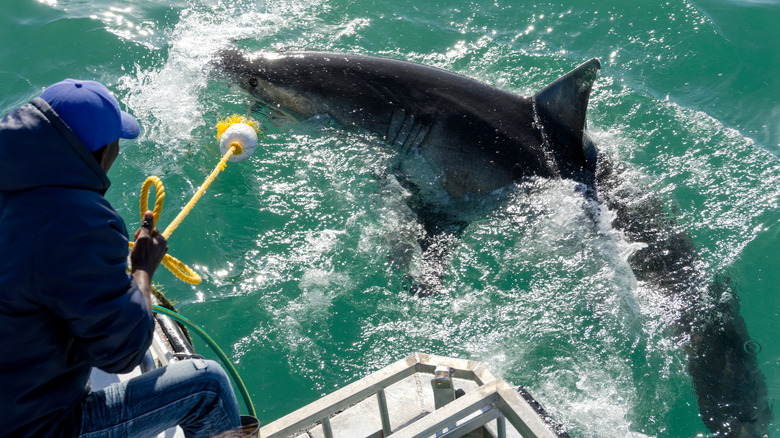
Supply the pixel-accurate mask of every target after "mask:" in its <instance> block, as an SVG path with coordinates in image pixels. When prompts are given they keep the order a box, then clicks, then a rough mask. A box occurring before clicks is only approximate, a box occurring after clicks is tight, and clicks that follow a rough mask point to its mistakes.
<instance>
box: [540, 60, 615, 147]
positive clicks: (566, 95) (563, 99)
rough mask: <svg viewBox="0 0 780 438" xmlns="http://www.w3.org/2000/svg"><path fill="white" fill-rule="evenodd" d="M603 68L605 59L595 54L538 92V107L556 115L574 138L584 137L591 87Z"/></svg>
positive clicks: (546, 112) (548, 114) (555, 117)
mask: <svg viewBox="0 0 780 438" xmlns="http://www.w3.org/2000/svg"><path fill="white" fill-rule="evenodd" d="M599 70H601V62H599V60H598V59H596V58H594V59H591V60H590V61H588V62H586V63H584V64H582V65H580V66H579V67H577V68H575V69H574V70H572V71H570V72H569V73H566V74H565V75H563V76H561V77H560V78H558V79H557V80H555V82H553V83H551V84H550V85H548V86H546V87H545V88H544V89H543V90H542V91H540V92H539V93H537V94H536V95H535V96H534V102H535V104H536V107H537V109H541V110H543V111H544V113H545V114H546V115H547V116H548V117H551V118H553V119H554V120H555V121H556V122H557V123H558V124H559V125H560V126H562V127H564V129H566V130H567V131H569V134H571V135H572V137H573V138H577V139H579V138H582V133H583V131H584V129H585V111H586V110H587V108H588V99H589V98H590V90H591V88H593V82H595V80H596V76H598V74H599Z"/></svg>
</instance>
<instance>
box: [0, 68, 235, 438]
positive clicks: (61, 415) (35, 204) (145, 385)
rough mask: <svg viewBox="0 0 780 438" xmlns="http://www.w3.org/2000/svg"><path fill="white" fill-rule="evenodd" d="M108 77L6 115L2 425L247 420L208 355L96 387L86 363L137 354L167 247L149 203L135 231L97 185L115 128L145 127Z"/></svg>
mask: <svg viewBox="0 0 780 438" xmlns="http://www.w3.org/2000/svg"><path fill="white" fill-rule="evenodd" d="M139 131H140V128H139V126H138V122H137V121H136V120H135V119H134V118H133V117H132V116H130V115H129V114H127V113H125V112H123V111H121V110H120V109H119V104H118V102H117V101H116V99H115V98H114V97H113V96H112V95H111V93H110V92H109V91H108V89H106V87H104V86H103V85H101V84H99V83H97V82H92V81H78V80H72V79H68V80H65V81H62V82H59V83H57V84H54V85H52V86H50V87H48V88H47V89H46V90H44V92H43V93H42V94H41V97H40V98H35V99H33V100H32V101H30V103H28V104H26V105H23V106H21V107H19V108H17V109H16V110H14V111H12V112H11V113H9V114H8V115H6V116H5V117H3V118H2V119H0V251H2V259H0V436H9V437H49V436H56V437H75V436H90V437H111V436H117V437H119V436H122V437H135V436H153V435H156V434H157V433H159V432H161V431H163V430H165V429H167V428H169V427H172V426H175V425H180V426H181V427H182V429H183V430H184V431H185V434H186V435H187V436H192V437H201V436H214V435H217V434H220V433H222V432H225V431H229V430H233V429H235V428H237V427H239V425H240V423H239V414H238V407H237V403H236V398H235V395H234V394H233V391H232V389H231V387H230V383H229V381H228V379H227V376H226V375H225V373H224V371H222V369H221V368H220V367H219V365H217V364H216V363H214V362H211V361H204V360H187V361H181V362H177V363H174V364H172V365H169V366H168V367H165V368H159V369H156V370H153V371H150V372H148V373H146V374H143V375H142V376H139V377H137V378H135V379H132V380H130V381H129V382H125V383H121V384H116V385H112V386H109V387H108V388H106V389H105V390H102V391H95V392H91V391H90V390H89V388H88V387H87V386H88V378H89V373H90V369H91V367H98V368H101V369H103V370H104V371H107V372H111V373H114V372H116V373H122V372H127V371H129V370H131V369H132V368H134V367H135V366H136V365H138V364H139V363H140V362H141V360H142V358H143V355H144V353H145V351H146V350H147V349H148V347H149V345H150V343H151V341H152V330H153V326H154V323H153V319H152V313H151V304H150V292H151V284H152V276H153V275H154V272H155V270H156V269H157V267H158V265H159V264H160V261H161V260H162V257H163V256H164V255H165V252H166V251H167V248H168V246H167V242H166V241H165V238H164V237H163V236H162V235H161V234H160V233H159V232H157V230H152V225H151V224H152V218H151V212H147V213H146V215H144V219H143V225H142V227H141V228H140V229H139V230H138V231H137V232H136V233H135V247H134V249H133V251H132V252H131V254H130V261H131V265H132V271H131V274H130V275H128V273H127V246H128V245H127V240H128V236H127V230H126V228H125V224H124V222H123V221H122V218H121V217H120V216H119V215H118V214H117V212H116V211H115V210H114V209H113V208H112V207H111V205H110V204H109V203H108V201H106V199H105V198H104V197H103V195H104V194H105V192H106V190H107V189H108V187H109V185H110V182H109V180H108V177H107V176H106V172H108V170H109V168H110V167H111V165H112V164H113V162H114V160H115V159H116V157H117V155H118V153H119V138H125V139H132V138H136V137H137V136H138V134H139Z"/></svg>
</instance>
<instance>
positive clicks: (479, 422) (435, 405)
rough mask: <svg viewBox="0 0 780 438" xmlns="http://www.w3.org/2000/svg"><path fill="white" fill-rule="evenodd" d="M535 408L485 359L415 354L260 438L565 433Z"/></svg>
mask: <svg viewBox="0 0 780 438" xmlns="http://www.w3.org/2000/svg"><path fill="white" fill-rule="evenodd" d="M532 403H533V404H532ZM534 405H536V403H535V402H533V400H531V403H529V401H527V400H526V399H525V398H524V397H523V396H521V395H520V393H519V392H518V390H517V389H516V388H513V387H511V386H509V384H507V382H505V381H504V380H503V379H500V378H496V377H494V376H493V374H492V373H490V371H488V370H487V369H486V368H485V367H484V366H483V365H482V363H480V362H474V361H470V360H464V359H454V358H447V357H441V356H434V355H429V354H424V353H414V354H411V355H409V356H408V357H406V358H404V359H401V360H399V361H398V362H395V363H393V364H391V365H389V366H387V367H385V368H383V369H381V370H379V371H377V372H375V373H373V374H370V375H368V376H366V377H364V378H363V379H360V380H358V381H356V382H353V383H351V384H349V385H347V386H345V387H344V388H341V389H339V390H337V391H335V392H333V393H331V394H329V395H326V396H325V397H323V398H321V399H319V400H317V401H315V402H313V403H311V404H309V405H307V406H304V407H302V408H300V409H298V410H297V411H295V412H292V413H290V414H288V415H286V416H285V417H282V418H280V419H278V420H276V421H274V422H272V423H270V424H268V425H266V426H265V427H262V428H261V429H260V436H261V437H263V438H283V437H284V438H287V437H295V438H334V437H350V438H352V437H367V438H380V437H388V436H392V437H394V438H396V437H397V438H412V437H419V438H422V437H433V436H435V437H437V438H439V437H462V436H471V437H485V438H486V437H493V438H504V437H523V438H537V437H538V438H555V437H556V436H560V435H558V434H557V433H556V432H554V431H553V429H552V428H551V426H550V424H549V422H550V420H549V417H548V418H547V419H545V416H546V414H544V412H543V410H541V409H540V407H538V405H537V406H536V407H535V406H534ZM546 420H547V421H546ZM507 423H508V424H509V425H510V426H511V427H507V426H508V425H507ZM563 436H565V434H564V435H563Z"/></svg>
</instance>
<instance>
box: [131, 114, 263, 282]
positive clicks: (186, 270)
mask: <svg viewBox="0 0 780 438" xmlns="http://www.w3.org/2000/svg"><path fill="white" fill-rule="evenodd" d="M235 123H244V124H248V125H249V126H250V127H251V128H252V129H254V130H255V131H258V130H259V126H258V124H257V122H255V121H251V120H249V119H247V118H245V117H243V116H239V115H233V116H231V117H230V118H228V119H227V120H222V121H220V122H219V124H218V125H217V129H218V132H217V138H221V137H222V134H223V133H224V132H225V130H226V128H228V127H229V126H230V125H232V124H235ZM226 141H227V139H226ZM223 150H224V149H223ZM250 150H251V149H250ZM242 153H243V146H242V145H241V143H239V142H238V141H234V142H232V143H230V146H229V149H228V150H227V152H225V154H224V155H223V156H222V159H221V160H219V163H217V166H216V167H215V168H214V170H213V171H212V172H211V174H210V175H209V176H208V178H206V181H204V182H203V184H202V185H201V186H200V188H198V190H197V191H196V192H195V194H194V195H192V199H190V201H189V202H188V203H187V205H185V206H184V207H183V208H182V209H181V211H180V212H179V214H178V216H176V218H174V219H173V221H172V222H171V223H170V224H169V225H168V227H167V228H166V229H165V231H163V232H162V235H163V237H165V238H166V239H168V238H169V237H170V236H171V234H172V233H173V231H174V230H175V229H176V228H178V226H179V225H180V224H181V222H182V221H183V220H184V218H185V217H187V215H188V214H189V213H190V211H192V209H193V207H195V204H196V203H197V202H198V200H199V199H200V198H201V196H203V194H204V193H206V189H208V188H209V186H210V185H211V183H212V182H214V179H216V178H217V175H219V173H220V172H222V171H223V170H225V167H227V162H228V160H229V159H230V157H232V156H233V155H240V154H242ZM152 185H154V187H155V193H156V194H157V196H156V199H155V201H154V209H153V210H152V215H153V216H154V222H153V223H152V229H154V226H155V224H156V223H157V219H159V218H160V213H162V207H163V203H164V202H165V187H164V186H163V183H162V181H160V178H158V177H156V176H150V177H148V178H146V181H144V184H143V186H142V187H141V202H140V207H141V219H142V220H143V215H144V213H146V211H147V210H148V209H149V191H150V190H151V187H152ZM130 249H133V242H130ZM162 264H163V266H165V267H166V268H168V270H169V271H171V273H172V274H173V275H175V276H176V277H177V278H178V279H179V280H181V281H184V282H185V283H189V284H200V282H201V278H200V275H198V273H197V272H195V271H193V270H192V269H191V268H190V267H189V266H187V265H185V264H184V263H182V262H181V261H180V260H178V259H177V258H175V257H173V256H171V255H170V254H165V257H164V258H163V260H162Z"/></svg>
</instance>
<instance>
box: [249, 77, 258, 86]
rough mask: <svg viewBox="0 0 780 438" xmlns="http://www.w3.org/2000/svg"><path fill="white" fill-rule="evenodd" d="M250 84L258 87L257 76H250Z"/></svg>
mask: <svg viewBox="0 0 780 438" xmlns="http://www.w3.org/2000/svg"><path fill="white" fill-rule="evenodd" d="M249 85H251V86H252V87H256V86H257V78H250V79H249Z"/></svg>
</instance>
